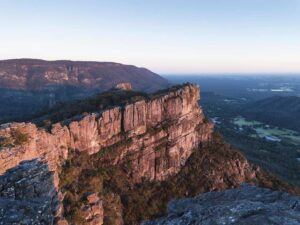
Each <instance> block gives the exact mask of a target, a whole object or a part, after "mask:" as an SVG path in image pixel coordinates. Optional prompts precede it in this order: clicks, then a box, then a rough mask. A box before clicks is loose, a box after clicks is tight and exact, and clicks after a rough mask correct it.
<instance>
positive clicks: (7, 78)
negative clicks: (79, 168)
mask: <svg viewBox="0 0 300 225" xmlns="http://www.w3.org/2000/svg"><path fill="white" fill-rule="evenodd" d="M122 82H130V83H131V85H132V87H133V90H135V91H143V92H154V91H157V90H160V89H164V88H166V87H168V81H167V80H166V79H164V78H162V77H160V76H159V75H157V74H155V73H153V72H151V71H150V70H148V69H145V68H139V67H136V66H132V65H123V64H120V63H112V62H85V61H67V60H60V61H45V60H40V59H11V60H2V61H0V105H1V107H0V123H3V122H8V121H12V120H17V121H22V120H26V119H27V118H28V116H30V115H32V113H35V112H36V111H40V110H44V109H47V108H51V107H52V106H54V105H56V104H57V103H60V102H67V101H71V100H75V99H82V98H85V97H87V96H91V95H93V94H96V93H100V92H103V91H106V90H108V89H110V88H112V87H114V86H115V85H116V84H118V83H122Z"/></svg>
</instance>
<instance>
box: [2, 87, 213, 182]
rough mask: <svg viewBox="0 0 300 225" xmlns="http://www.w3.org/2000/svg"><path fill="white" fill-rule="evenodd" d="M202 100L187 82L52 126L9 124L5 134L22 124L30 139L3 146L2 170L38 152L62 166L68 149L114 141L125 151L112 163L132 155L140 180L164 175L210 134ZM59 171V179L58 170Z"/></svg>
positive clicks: (94, 149) (89, 148) (52, 165)
mask: <svg viewBox="0 0 300 225" xmlns="http://www.w3.org/2000/svg"><path fill="white" fill-rule="evenodd" d="M198 100H199V87H198V86H196V85H191V84H188V85H185V86H182V87H180V88H177V89H175V90H172V91H170V92H166V93H164V94H161V95H159V96H155V97H153V98H152V99H150V100H140V101H137V102H134V103H132V104H128V105H126V106H124V107H114V108H111V109H108V110H105V111H101V112H95V113H92V114H89V115H86V116H84V117H83V118H82V119H80V120H79V121H72V122H70V123H69V124H68V125H64V126H62V125H61V124H60V123H57V124H54V125H53V126H52V129H51V131H46V130H45V129H41V128H38V127H36V125H34V124H32V123H10V124H4V125H2V126H1V128H0V137H1V138H2V139H3V138H6V139H13V138H14V137H12V134H13V132H14V131H16V130H18V131H19V132H21V133H24V134H26V135H28V140H27V141H26V142H25V143H22V144H20V145H15V144H12V145H7V146H2V147H1V151H0V165H1V166H0V173H4V172H5V171H6V170H7V169H9V168H11V167H14V166H16V165H17V164H18V163H19V162H21V161H23V160H29V159H33V158H44V159H45V160H46V161H47V163H48V166H49V169H50V170H51V171H55V172H59V168H60V166H61V165H62V163H63V162H64V161H65V160H66V159H67V157H68V150H69V149H77V150H79V151H87V152H88V153H89V154H94V153H97V152H99V151H102V150H103V149H105V148H107V147H114V148H121V149H122V151H121V154H120V155H118V157H116V158H115V159H114V161H113V162H111V163H112V164H117V163H119V162H121V161H122V160H124V159H125V158H126V159H128V158H129V159H130V160H131V162H132V165H133V167H132V168H133V170H132V176H133V177H134V178H135V179H136V181H137V182H138V181H139V180H141V179H142V178H146V179H149V180H163V179H165V178H166V177H168V176H169V175H172V174H175V173H177V172H178V171H179V170H180V168H181V166H182V165H184V164H185V161H186V160H187V159H188V157H189V156H190V155H191V153H192V152H193V150H194V149H196V148H197V147H198V146H199V145H200V144H204V143H207V142H209V140H210V137H211V133H212V130H213V126H212V124H211V123H209V122H205V121H204V114H203V112H202V109H201V108H200V107H199V105H198ZM54 177H55V179H54V180H55V184H56V185H57V184H58V182H59V181H58V176H57V173H55V176H54Z"/></svg>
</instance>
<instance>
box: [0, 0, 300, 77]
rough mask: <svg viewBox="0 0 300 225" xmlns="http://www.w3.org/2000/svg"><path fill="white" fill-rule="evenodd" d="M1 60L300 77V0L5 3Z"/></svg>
mask: <svg viewBox="0 0 300 225" xmlns="http://www.w3.org/2000/svg"><path fill="white" fill-rule="evenodd" d="M0 29H1V32H0V59H8V58H25V57H26V58H42V59H51V60H52V59H72V60H95V61H114V62H121V63H126V64H134V65H137V66H142V67H147V68H149V69H151V70H153V71H155V72H158V73H162V74H163V73H222V72H226V73H230V72H233V73H238V72H245V73H254V72H277V73H281V72H300V0H202V1H201V0H198V1H196V0H107V1H101V0H98V1H96V0H77V1H75V0H73V1H71V0H6V1H4V0H0Z"/></svg>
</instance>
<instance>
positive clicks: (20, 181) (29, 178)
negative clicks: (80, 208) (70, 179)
mask: <svg viewBox="0 0 300 225" xmlns="http://www.w3.org/2000/svg"><path fill="white" fill-rule="evenodd" d="M59 206H60V204H59V201H58V195H57V192H56V190H55V188H54V185H53V173H52V172H50V171H49V170H48V166H47V164H45V163H44V162H42V161H39V160H30V161H23V162H22V163H20V165H18V166H17V167H15V168H13V169H10V170H8V171H7V172H6V173H5V174H4V175H3V176H0V225H6V224H24V225H25V224H45V225H46V224H47V225H51V224H54V217H55V212H57V211H59Z"/></svg>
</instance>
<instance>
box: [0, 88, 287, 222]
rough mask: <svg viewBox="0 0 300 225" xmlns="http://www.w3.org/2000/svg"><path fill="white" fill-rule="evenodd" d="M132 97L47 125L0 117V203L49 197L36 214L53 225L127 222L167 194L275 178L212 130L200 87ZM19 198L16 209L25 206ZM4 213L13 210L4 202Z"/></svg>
mask: <svg viewBox="0 0 300 225" xmlns="http://www.w3.org/2000/svg"><path fill="white" fill-rule="evenodd" d="M116 93H118V94H119V95H117V96H118V98H119V97H120V94H122V95H123V94H124V95H125V92H122V91H116V92H115V94H116ZM129 93H131V92H129ZM126 96H127V95H126ZM130 96H131V98H133V99H130V101H123V100H124V99H122V104H119V105H115V106H111V105H110V104H108V105H110V106H111V107H110V108H107V109H106V110H102V111H97V112H94V113H90V114H84V115H77V116H75V117H72V118H65V120H63V121H61V122H60V123H55V124H53V125H52V126H51V129H50V130H48V129H47V130H46V129H45V128H39V127H37V126H36V125H35V124H33V123H9V124H2V125H1V126H0V174H3V175H2V176H0V205H1V204H7V205H8V207H10V205H12V204H13V203H12V202H13V201H17V200H19V199H16V198H15V197H14V196H19V197H17V198H21V200H22V198H24V199H25V200H26V201H28V202H30V203H31V202H36V201H37V200H38V204H33V203H32V204H33V205H32V207H31V208H30V215H32V214H31V213H34V211H35V210H36V208H38V207H40V205H39V204H40V203H42V202H43V198H44V197H47V199H46V200H47V204H46V205H43V206H46V207H48V208H49V207H50V208H51V210H50V211H51V212H50V211H49V210H48V211H44V214H43V218H44V216H45V219H49V221H52V222H53V216H54V217H55V221H56V223H57V224H59V225H66V224H68V222H70V223H71V224H102V223H104V224H114V225H116V224H120V225H121V224H130V225H134V224H138V223H140V222H141V221H142V220H146V219H150V218H154V217H157V216H158V215H161V214H162V213H163V212H164V209H165V207H166V203H167V202H168V201H169V200H170V199H172V198H174V197H182V196H190V195H195V194H198V193H201V192H207V191H215V190H223V189H226V188H232V187H237V186H239V185H240V184H241V183H243V182H254V183H258V184H263V185H267V186H270V187H273V185H274V184H275V185H277V186H278V184H280V182H278V180H276V179H274V180H270V179H269V178H268V177H267V176H265V175H264V174H262V173H261V172H260V170H259V168H254V167H252V166H251V165H250V164H249V163H248V161H247V160H246V159H245V158H244V157H243V156H242V155H241V154H239V153H238V152H235V151H234V150H233V149H231V147H230V146H228V145H226V144H225V143H224V142H222V141H220V138H216V137H215V135H213V126H212V124H211V123H210V122H208V121H207V120H205V118H204V114H203V112H202V109H201V107H200V106H199V105H198V100H199V87H198V86H196V85H192V84H186V85H182V86H179V87H175V88H170V89H169V90H168V91H165V92H160V93H159V94H156V95H154V96H143V97H141V96H140V97H137V96H136V95H130ZM123 97H124V96H123ZM94 100H95V99H93V101H94ZM98 100H99V99H98ZM104 102H106V101H104ZM94 103H95V102H93V104H94ZM96 103H97V104H100V103H101V105H102V103H103V102H96ZM109 103H110V101H109ZM125 103H126V104H125ZM84 106H88V104H85V105H84ZM101 108H102V106H101ZM72 109H73V108H72ZM92 109H94V108H93V107H92ZM79 111H80V112H81V111H82V109H80V110H79ZM76 112H77V111H76ZM70 115H73V114H72V113H70ZM33 159H34V160H33ZM36 159H42V161H43V163H42V164H41V163H36ZM24 160H33V161H29V162H25V163H24V162H23V161H24ZM44 165H46V167H45V166H44ZM10 169H11V170H10ZM22 177H24V179H20V178H22ZM40 180H41V181H43V182H39V181H40ZM261 181H262V182H261ZM264 182H265V183H264ZM39 184H40V185H39ZM280 185H281V184H280ZM280 185H279V186H280ZM31 187H33V188H31ZM282 188H283V189H284V188H286V186H282ZM23 189H24V191H22V190H23ZM20 193H21V194H20ZM22 193H24V195H23V194H22ZM141 196H142V197H141ZM1 197H4V198H7V197H9V198H10V199H9V200H7V199H2V198H1ZM48 197H49V198H50V200H49V198H48ZM49 201H50V203H49ZM3 202H4V203H3ZM19 203H20V202H18V204H16V207H14V208H13V209H17V210H19V209H20V210H21V209H22V207H24V205H23V203H22V204H21V203H20V204H19ZM52 203H53V204H52ZM1 213H2V214H1ZM49 213H50V214H49ZM51 215H52V216H51ZM1 217H2V218H4V219H9V218H10V217H11V211H10V210H9V208H5V210H4V211H1V212H0V218H1ZM46 217H47V218H46ZM39 218H40V217H39ZM25 219H27V218H25ZM65 219H66V220H65ZM43 220H44V219H43ZM67 221H68V222H67ZM49 223H50V222H49ZM50 224H51V223H50Z"/></svg>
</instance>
